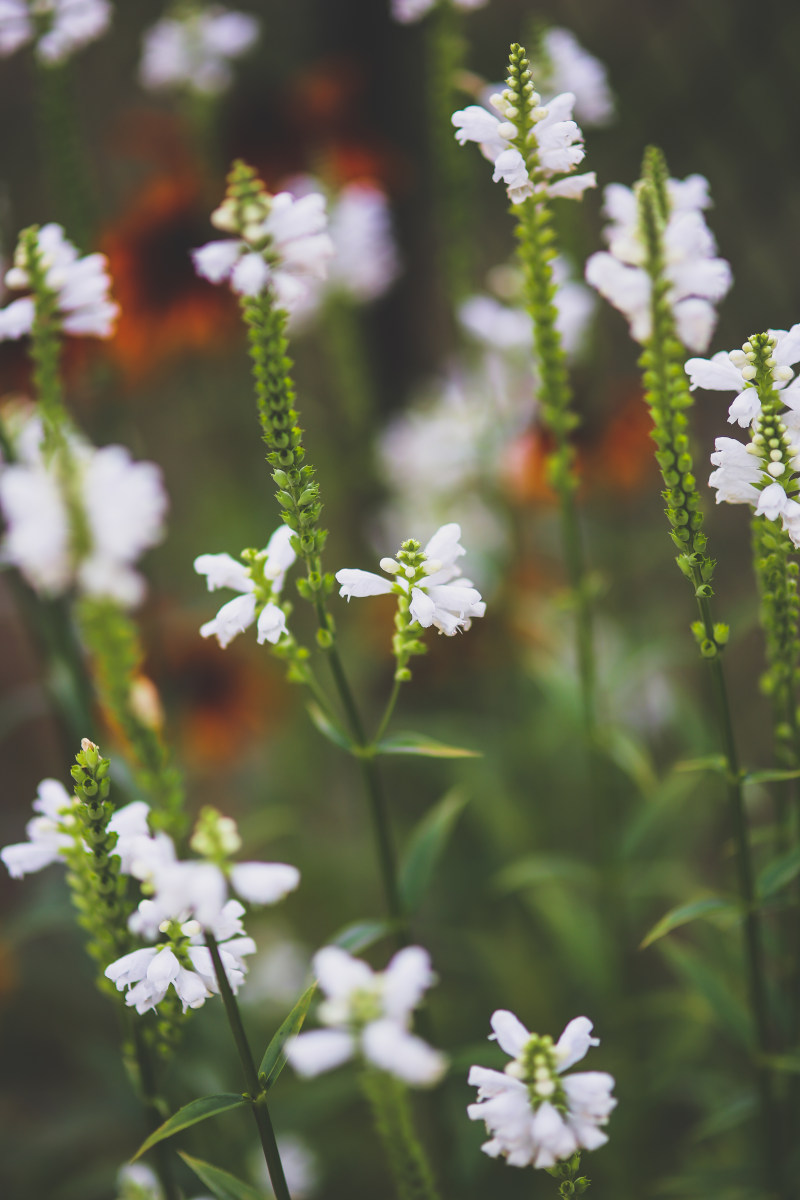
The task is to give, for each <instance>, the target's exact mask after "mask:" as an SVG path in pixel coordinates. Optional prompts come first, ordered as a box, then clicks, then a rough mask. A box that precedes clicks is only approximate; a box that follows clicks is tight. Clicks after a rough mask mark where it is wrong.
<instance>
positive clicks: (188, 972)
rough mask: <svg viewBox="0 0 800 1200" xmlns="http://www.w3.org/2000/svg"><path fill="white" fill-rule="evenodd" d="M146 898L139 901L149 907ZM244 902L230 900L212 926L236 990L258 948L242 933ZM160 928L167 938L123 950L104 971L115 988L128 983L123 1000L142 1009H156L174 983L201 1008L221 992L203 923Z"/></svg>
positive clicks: (186, 1003) (187, 1002)
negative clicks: (129, 949) (155, 944)
mask: <svg viewBox="0 0 800 1200" xmlns="http://www.w3.org/2000/svg"><path fill="white" fill-rule="evenodd" d="M151 904H152V901H147V900H143V901H142V904H141V905H140V906H139V907H140V909H141V908H142V906H145V907H147V906H149V905H151ZM243 913H244V907H243V906H242V905H241V904H239V902H238V901H237V900H229V901H228V902H227V903H226V904H225V905H223V907H222V908H221V909H220V911H219V913H218V915H217V918H216V919H215V920H214V921H213V922H212V923H211V924H210V925H209V926H208V928H209V930H210V932H211V933H212V934H213V935H214V937H215V938H216V940H217V942H218V948H219V955H220V959H221V961H222V966H223V969H224V971H225V974H226V976H227V979H228V983H229V984H230V986H231V991H233V992H234V993H235V992H237V991H238V990H239V987H240V986H241V984H242V982H243V980H244V976H245V972H246V970H247V967H246V966H245V963H244V957H245V955H248V954H253V953H255V949H256V945H255V942H254V941H253V939H252V938H250V937H246V936H245V934H244V926H243V925H242V922H241V917H242V915H243ZM159 932H160V933H161V934H163V935H164V936H165V938H166V940H165V941H163V942H161V943H160V944H159V945H157V946H145V947H142V948H141V949H139V950H133V951H131V953H130V954H124V955H123V956H122V958H118V959H117V960H116V961H115V962H113V963H111V964H109V966H108V967H106V969H105V972H104V974H105V976H106V978H107V979H110V980H111V982H112V983H113V984H115V985H116V988H117V991H120V992H121V991H123V990H124V989H125V988H127V989H128V990H127V992H126V994H125V1003H126V1004H127V1005H129V1006H130V1007H132V1008H135V1009H136V1011H137V1012H138V1013H145V1012H148V1011H149V1010H150V1009H152V1008H156V1007H157V1006H158V1005H159V1004H160V1003H161V1001H162V1000H163V999H164V997H165V996H166V994H167V992H168V990H169V988H170V987H173V988H174V989H175V992H176V993H177V995H178V998H179V999H180V1001H181V1004H182V1005H183V1011H184V1012H186V1010H187V1008H200V1007H201V1006H202V1005H203V1004H205V1002H206V1000H207V999H208V998H209V996H212V995H214V994H215V993H217V992H219V984H218V983H217V979H216V975H215V973H214V965H213V962H212V959H211V953H210V951H209V949H208V947H207V946H205V945H202V944H201V943H202V940H203V928H202V926H201V925H200V923H199V922H198V921H184V922H182V923H181V922H178V921H176V920H168V919H167V920H164V921H162V922H161V923H160V925H159Z"/></svg>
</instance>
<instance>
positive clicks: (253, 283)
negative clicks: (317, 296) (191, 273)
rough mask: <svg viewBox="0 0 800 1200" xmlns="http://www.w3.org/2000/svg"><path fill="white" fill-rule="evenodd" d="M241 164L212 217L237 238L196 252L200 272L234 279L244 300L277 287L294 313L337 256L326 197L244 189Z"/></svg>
mask: <svg viewBox="0 0 800 1200" xmlns="http://www.w3.org/2000/svg"><path fill="white" fill-rule="evenodd" d="M237 170H240V168H238V165H237V166H235V167H234V169H233V172H232V175H231V186H230V188H229V193H228V196H227V197H226V199H225V200H223V202H222V204H221V205H220V207H219V208H218V209H216V210H215V212H214V213H213V214H212V217H211V222H212V224H213V225H215V226H216V228H217V229H221V230H223V231H225V232H226V233H232V234H234V235H236V236H235V237H233V238H230V239H227V240H225V241H217V242H208V243H207V244H206V245H205V246H201V247H200V249H199V250H194V251H193V252H192V258H193V260H194V265H195V269H196V271H197V273H198V274H199V275H202V276H203V278H205V279H208V280H210V281H211V282H212V283H221V282H222V281H223V280H228V281H229V283H230V286H231V288H232V289H233V291H234V292H237V293H238V294H239V295H241V296H258V295H260V294H261V293H262V292H264V291H265V290H266V289H267V288H271V290H272V292H273V294H274V296H275V300H276V303H277V304H278V305H279V306H280V307H281V308H285V309H287V310H289V311H291V309H292V308H293V307H294V306H295V305H296V304H297V303H300V302H302V301H303V300H304V299H305V296H306V294H307V292H308V290H309V287H310V286H311V284H312V281H313V280H315V279H324V278H325V274H326V267H327V262H328V259H329V258H331V256H332V255H333V253H334V248H333V242H332V241H331V239H330V236H329V235H328V233H327V232H326V225H327V217H326V214H325V197H324V196H322V195H320V194H319V193H318V192H312V193H310V194H308V195H306V196H301V197H300V198H299V199H296V198H295V197H294V196H292V195H291V194H290V193H289V192H279V193H278V194H277V195H276V196H273V195H271V194H270V193H269V192H267V191H265V190H264V188H263V187H262V185H261V184H260V183H258V181H253V182H252V183H251V182H250V180H249V179H247V180H246V181H245V184H244V187H243V188H242V189H240V188H239V187H238V182H237Z"/></svg>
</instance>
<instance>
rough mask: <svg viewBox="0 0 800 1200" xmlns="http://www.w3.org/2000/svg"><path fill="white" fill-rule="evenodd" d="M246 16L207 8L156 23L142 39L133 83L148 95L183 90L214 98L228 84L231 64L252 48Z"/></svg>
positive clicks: (253, 24) (253, 32) (252, 23)
mask: <svg viewBox="0 0 800 1200" xmlns="http://www.w3.org/2000/svg"><path fill="white" fill-rule="evenodd" d="M258 35H259V23H258V21H257V20H256V18H255V17H253V16H251V15H250V14H249V13H243V12H234V11H230V10H228V9H225V8H223V7H221V6H220V5H211V6H209V7H208V8H206V9H198V10H197V11H195V12H193V11H191V10H189V11H187V12H186V13H183V14H180V15H175V16H172V17H164V18H163V19H162V20H161V21H158V22H156V24H155V25H153V26H152V27H151V28H150V29H148V30H147V32H146V33H145V35H144V42H143V46H142V61H141V64H140V66H139V80H140V82H141V84H142V87H144V88H147V89H148V91H162V90H168V89H172V88H174V89H183V90H185V91H187V92H200V93H201V94H203V95H209V96H217V95H219V94H220V93H222V92H224V91H226V90H227V89H228V88H229V87H230V85H231V83H232V81H233V73H232V71H231V66H230V64H231V62H233V61H234V60H235V59H237V58H241V56H242V55H243V54H246V53H247V51H248V50H249V49H250V48H251V46H253V45H254V44H255V42H256V41H257V40H258Z"/></svg>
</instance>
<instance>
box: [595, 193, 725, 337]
mask: <svg viewBox="0 0 800 1200" xmlns="http://www.w3.org/2000/svg"><path fill="white" fill-rule="evenodd" d="M667 195H668V202H669V206H670V211H669V217H668V220H667V223H666V227H665V229H664V257H665V275H666V278H667V280H668V282H669V285H670V286H669V290H668V292H667V301H668V303H669V304H670V306H671V308H672V312H673V315H674V318H675V325H676V328H677V333H678V337H679V338H680V340H681V341H682V342H683V344H684V345H685V346H688V347H689V349H690V350H704V349H705V348H706V346H707V345H708V343H709V341H710V340H711V335H712V333H713V332H714V327H715V325H716V321H717V314H716V309H715V307H714V304H715V303H718V302H719V301H720V300H721V299H722V298H723V297H724V296H725V295H726V293H727V292H728V290H729V288H730V286H731V283H732V281H733V277H732V274H731V269H730V264H729V263H727V262H726V261H725V259H724V258H717V257H715V254H716V243H715V241H714V237H713V235H712V233H711V231H710V230H709V228H708V226H707V225H706V223H705V219H704V217H703V215H702V211H701V210H702V209H703V208H707V207H708V205H709V203H710V201H709V198H708V183H707V181H706V180H705V179H704V178H703V177H702V176H701V175H690V176H689V177H688V178H687V179H685V180H678V179H670V180H668V182H667ZM605 213H606V215H607V216H608V217H610V219H611V220H610V224H609V225H608V226H607V227H606V229H605V230H604V237H605V239H606V241H607V242H608V244H609V251H608V252H605V251H600V252H599V253H597V254H593V255H591V257H590V258H589V260H588V261H587V263H586V279H587V281H588V282H589V283H590V284H591V285H592V287H594V288H596V289H597V291H598V292H600V294H601V296H605V298H606V300H608V301H609V303H610V304H613V305H614V307H615V308H617V309H619V311H620V312H621V313H623V315H624V316H625V317H626V318H627V320H628V323H629V325H630V331H631V337H632V338H633V339H634V341H637V342H640V343H644V342H646V341H648V339H649V338H650V334H651V331H652V329H651V324H652V317H651V311H650V307H651V291H652V289H651V283H650V276H649V275H648V273H647V271H646V270H645V269H644V265H643V264H644V263H645V260H646V253H647V251H646V246H645V244H644V240H643V237H642V234H641V231H640V226H639V217H638V206H637V200H636V195H635V193H634V192H633V191H632V190H631V189H630V188H627V187H623V185H622V184H618V183H614V184H610V185H609V187H607V188H606V190H605Z"/></svg>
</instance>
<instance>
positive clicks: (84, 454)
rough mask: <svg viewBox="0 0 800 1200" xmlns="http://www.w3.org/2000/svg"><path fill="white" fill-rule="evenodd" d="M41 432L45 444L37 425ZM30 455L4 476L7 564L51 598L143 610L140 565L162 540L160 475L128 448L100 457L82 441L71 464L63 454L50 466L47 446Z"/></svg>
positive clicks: (0, 505) (0, 500)
mask: <svg viewBox="0 0 800 1200" xmlns="http://www.w3.org/2000/svg"><path fill="white" fill-rule="evenodd" d="M34 431H35V434H36V438H37V439H40V438H41V426H40V425H39V424H38V422H36V424H35V427H34ZM26 455H27V461H23V462H19V463H15V464H12V465H10V466H6V467H4V468H3V469H2V471H1V472H0V509H2V512H3V516H4V518H5V521H6V524H7V530H6V535H5V539H4V541H3V544H2V552H1V553H2V557H3V559H4V560H5V561H6V562H11V563H13V565H14V566H16V567H17V568H18V569H19V570H20V571H21V573H22V574H23V575H24V576H25V578H26V579H27V580H28V582H29V583H30V584H31V586H32V587H33V588H35V589H36V590H37V591H40V592H42V593H44V594H46V595H60V594H62V593H64V592H65V591H67V590H68V589H70V588H73V587H74V588H77V590H78V591H79V592H80V593H82V594H84V595H89V596H104V597H108V598H110V599H113V600H116V601H117V602H118V603H119V604H121V605H124V606H125V607H130V606H133V605H136V604H138V603H139V601H140V600H141V599H142V597H143V595H144V590H145V588H144V581H143V579H142V578H141V576H140V575H139V574H138V573H137V572H136V571H134V570H133V564H134V563H135V562H136V560H137V559H138V558H139V557H140V555H141V554H142V553H143V552H144V551H145V550H147V549H148V548H149V547H150V546H153V545H155V544H156V542H158V541H159V540H160V539H161V537H162V535H163V521H164V515H165V511H166V507H167V497H166V493H165V491H164V487H163V483H162V478H161V471H160V469H159V468H158V467H157V466H155V464H153V463H135V462H133V461H132V460H131V457H130V455H129V453H128V451H127V450H126V449H125V447H124V446H105V447H103V448H102V449H99V450H97V449H94V448H93V447H91V446H89V445H88V444H87V443H85V442H82V441H79V440H78V439H72V440H71V441H70V442H69V454H68V459H67V463H66V464H64V459H63V457H62V455H61V454H60V453H59V454H56V455H55V456H54V457H51V458H50V459H49V460H48V459H46V458H45V457H44V455H43V454H42V451H41V443H40V440H39V442H38V444H37V445H36V447H35V450H34V449H32V448H31V445H30V443H29V444H28V446H27V449H26ZM65 470H66V471H67V472H68V473H69V478H68V479H66V478H65ZM76 504H78V505H80V516H79V520H80V524H81V528H80V530H76V528H75V521H76V516H75V505H76ZM76 534H77V535H78V536H76Z"/></svg>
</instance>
